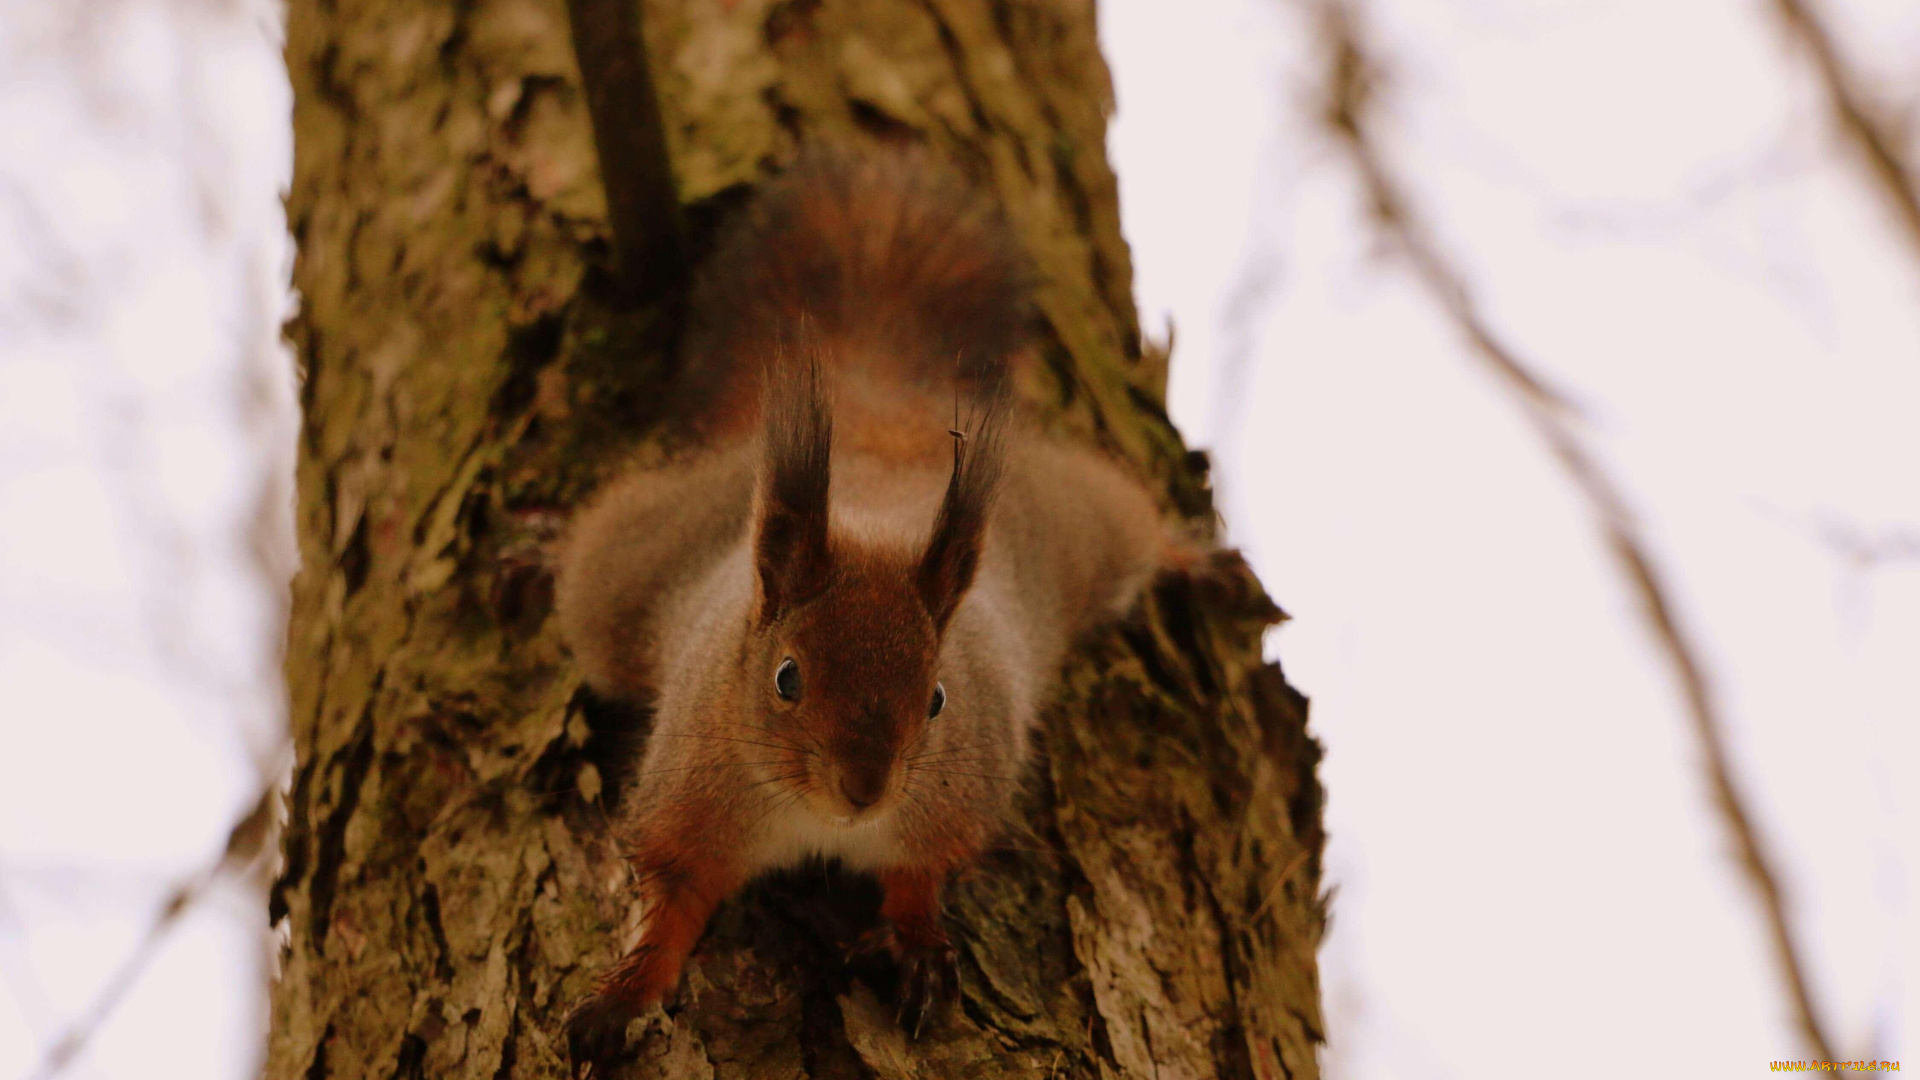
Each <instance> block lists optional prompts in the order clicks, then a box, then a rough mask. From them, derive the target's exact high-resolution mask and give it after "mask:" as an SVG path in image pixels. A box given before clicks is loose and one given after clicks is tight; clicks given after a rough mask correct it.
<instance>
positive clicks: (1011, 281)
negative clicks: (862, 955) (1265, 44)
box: [555, 153, 1168, 1070]
mask: <svg viewBox="0 0 1920 1080" xmlns="http://www.w3.org/2000/svg"><path fill="white" fill-rule="evenodd" d="M1025 280H1026V278H1025V273H1024V271H1023V268H1022V262H1021V260H1020V258H1019V256H1018V254H1017V249H1016V247H1015V244H1014V241H1013V239H1012V236H1011V234H1010V232H1009V230H1008V229H1007V227H1006V225H1005V224H1004V222H1003V220H1002V219H1001V217H1000V216H999V214H998V213H997V211H996V209H995V208H994V207H993V206H992V204H991V203H989V202H988V201H987V200H985V199H984V198H983V197H981V196H980V195H979V194H977V193H975V192H973V191H972V190H971V189H969V188H967V187H966V186H965V185H963V184H961V183H960V182H958V181H956V180H954V179H953V178H951V177H950V176H949V175H947V174H946V173H945V172H943V171H941V170H940V169H938V168H936V167H934V166H933V165H931V164H930V163H929V162H928V160H927V159H926V158H925V157H924V155H918V154H912V153H890V154H886V155H876V156H871V157H865V158H855V159H849V158H844V157H843V158H814V159H812V160H810V161H807V162H805V163H803V164H802V165H800V166H797V167H796V168H795V169H794V170H792V171H790V172H789V173H788V174H787V175H786V176H784V177H782V178H780V179H778V180H775V181H773V182H772V183H771V184H770V185H769V187H768V188H767V189H766V190H765V191H764V192H763V193H762V194H761V195H760V196H759V197H758V199H757V201H756V202H754V203H753V204H751V205H750V206H749V208H748V209H747V210H746V211H745V212H744V213H743V216H742V220H741V221H739V222H737V223H736V224H735V225H734V226H733V227H732V228H731V230H730V231H728V232H726V233H725V234H724V239H723V240H722V241H721V242H720V243H719V244H718V246H717V249H716V253H715V255H714V256H713V257H712V258H711V259H710V260H709V261H708V264H707V266H706V268H705V269H704V271H703V272H702V274H701V275H700V276H699V278H698V279H697V280H696V283H695V285H694V287H693V290H692V292H691V294H690V299H689V319H690V328H689V330H688V333H687V338H686V343H685V347H684V361H685V364H686V367H687V370H688V372H689V375H690V377H691V378H692V379H693V380H694V382H695V383H697V384H698V386H699V388H700V389H699V390H698V393H697V400H699V401H700V405H699V407H698V409H697V414H698V415H697V417H696V420H695V426H696V429H697V430H698V431H699V432H700V435H701V437H700V438H699V440H698V441H697V449H696V450H695V451H693V452H691V453H689V454H685V455H683V456H682V458H681V459H680V460H679V461H677V462H675V463H672V464H668V465H665V466H660V467H655V468H651V469H646V470H641V471H634V472H630V473H628V474H626V475H624V476H622V477H621V478H619V479H617V480H615V481H614V482H612V483H611V484H610V485H609V486H607V487H606V488H605V490H604V491H603V492H602V493H600V494H599V495H598V496H597V497H596V498H595V499H594V500H593V501H592V502H591V503H590V504H589V505H588V506H587V507H586V508H585V509H584V510H583V511H582V512H581V513H580V514H579V515H578V516H577V518H576V520H575V521H574V523H573V525H572V527H571V530H570V533H569V535H568V536H567V537H566V538H565V539H564V541H563V543H562V546H561V549H560V557H559V559H558V563H557V574H556V591H555V600H556V611H557V614H558V616H559V621H560V626H561V629H562V632H563V634H564V636H565V638H566V640H567V642H568V644H569V646H570V647H571V649H572V651H573V654H574V656H575V657H576V658H577V660H578V662H579V664H580V665H581V668H582V669H583V671H584V674H585V677H586V680H587V683H588V684H589V685H590V686H591V687H592V688H593V689H594V690H595V691H596V692H597V693H600V694H603V695H612V696H616V697H626V698H638V699H644V700H649V701H651V702H652V703H653V704H654V707H655V719H654V727H653V731H652V734H651V736H650V737H649V739H648V743H647V747H646V749H645V752H644V759H643V761H642V762H641V764H640V767H639V769H638V770H637V772H636V778H635V780H634V789H633V791H632V792H631V794H630V795H628V796H627V798H626V802H625V804H624V805H623V808H622V811H621V814H620V819H619V820H618V821H617V822H616V824H615V835H616V838H617V840H618V841H619V843H620V844H621V846H622V848H623V849H624V851H625V854H626V856H627V858H628V860H629V863H630V865H631V867H632V870H633V875H634V882H635V887H636V888H638V889H639V890H640V892H641V894H642V898H643V900H644V901H645V908H644V928H643V930H642V933H641V936H640V939H639V942H638V944H636V945H635V946H634V947H633V949H632V950H631V951H629V952H628V953H627V954H626V956H625V957H623V958H622V959H620V960H619V961H617V962H616V963H615V964H614V965H613V966H612V967H611V968H609V969H608V970H607V971H606V972H605V973H604V974H603V975H602V976H601V978H600V980H599V982H598V984H597V986H596V988H595V990H594V992H593V994H592V995H591V996H590V997H589V998H587V999H586V1001H584V1002H583V1003H582V1004H581V1005H580V1006H579V1007H578V1008H577V1009H575V1011H574V1013H573V1014H572V1015H571V1016H570V1017H569V1020H568V1035H569V1045H570V1048H571V1050H572V1053H573V1057H574V1061H575V1069H576V1070H580V1069H583V1068H588V1067H591V1068H595V1069H602V1068H604V1062H605V1061H607V1060H609V1059H610V1058H612V1057H613V1056H615V1055H617V1054H618V1053H619V1052H620V1050H621V1049H622V1045H623V1043H624V1033H625V1028H626V1024H627V1021H628V1020H629V1019H630V1018H632V1017H633V1016H635V1015H636V1014H637V1013H639V1012H640V1011H641V1010H643V1009H646V1008H647V1007H649V1006H652V1005H654V1004H656V1003H658V1002H660V1001H661V1000H662V999H663V998H665V997H666V996H667V995H668V994H669V993H671V992H672V991H673V990H674V989H675V987H676V986H677V984H678V983H679V980H680V974H681V968H682V966H683V964H684V963H685V961H686V959H687V957H688V955H689V953H691V951H692V950H693V947H694V944H695V942H696V941H697V940H698V939H699V937H700V935H701V933H702V931H703V930H704V929H705V927H706V925H707V920H708V918H709V916H711V915H712V914H713V912H714V909H715V908H716V906H717V905H719V904H720V902H721V901H722V900H724V899H725V898H726V897H727V896H728V895H729V894H731V893H733V892H734V891H735V890H737V889H739V888H740V887H741V886H742V885H744V884H745V883H746V882H747V881H748V880H749V879H751V878H753V877H754V876H755V875H756V874H759V873H761V872H762V871H766V870H771V869H775V868H778V867H783V866H789V865H793V864H795V863H798V862H801V861H804V860H807V859H809V858H826V859H838V860H839V861H840V862H841V863H843V864H844V865H845V866H847V867H848V868H850V869H852V870H856V871H864V872H870V873H872V874H875V875H877V876H878V878H879V880H880V884H881V888H882V891H883V901H882V906H881V913H882V915H883V917H884V919H885V925H884V926H882V927H881V928H880V929H879V930H877V931H876V932H875V935H874V936H873V938H872V940H871V942H870V944H871V945H872V946H873V947H875V948H881V949H884V950H886V951H887V952H890V953H891V954H892V956H893V958H894V959H895V960H896V961H897V962H898V964H899V965H900V970H901V972H902V979H901V1015H902V1022H903V1024H905V1025H906V1026H908V1027H909V1029H910V1030H916V1031H917V1028H918V1025H919V1022H920V1020H921V1019H922V1018H923V1017H924V1016H925V1015H926V1010H927V1008H928V1007H929V1006H930V1005H931V1004H932V1003H933V1002H934V1001H935V1000H936V999H938V998H940V997H943V996H949V995H951V994H952V993H954V992H955V990H956V984H955V981H954V976H953V951H952V948H951V946H950V945H949V943H948V939H947V934H946V931H945V929H943V927H942V926H941V921H940V893H941V889H942V886H943V883H944V882H945V880H946V878H947V877H948V875H949V874H950V873H952V872H954V871H955V870H957V869H960V868H963V867H965V866H967V865H968V864H969V863H970V862H971V861H972V860H974V859H975V858H976V857H977V856H978V855H979V853H980V852H981V851H982V850H983V849H984V848H985V847H986V846H987V845H988V844H990V843H991V842H993V841H994V840H995V838H996V834H997V833H998V832H999V831H1000V830H1001V828H1002V827H1003V825H1004V824H1005V823H1006V822H1007V820H1008V817H1009V812H1010V809H1011V804H1012V800H1013V796H1014V784H1013V783H1011V782H1009V781H1011V780H1013V779H1015V778H1017V777H1019V776H1020V774H1021V771H1022V768H1023V766H1024V764H1025V762H1026V760H1027V758H1028V756H1029V743H1030V739H1031V734H1032V729H1033V727H1034V723H1035V719H1036V714H1037V712H1038V710H1039V708H1040V706H1041V705H1042V704H1043V703H1044V702H1045V700H1046V698H1047V696H1048V692H1049V688H1050V686H1051V685H1052V684H1053V682H1054V681H1055V679H1056V678H1057V677H1058V673H1059V670H1060V668H1061V667H1062V665H1063V663H1064V661H1065V657H1066V653H1067V650H1068V647H1069V646H1070V645H1071V644H1072V642H1073V641H1074V639H1075V638H1076V637H1078V636H1079V635H1081V634H1082V633H1083V632H1085V631H1087V630H1089V629H1090V628H1092V627H1094V626H1095V625H1097V624H1099V623H1101V622H1102V621H1104V620H1107V619H1110V618H1113V617H1116V616H1118V615H1121V614H1123V613H1124V612H1125V611H1126V610H1127V609H1128V607H1129V606H1130V605H1131V604H1132V603H1133V602H1134V600H1135V599H1136V597H1137V594H1138V593H1139V592H1140V590H1141V587H1142V586H1143V585H1144V584H1145V583H1146V582H1147V581H1148V579H1149V578H1150V577H1151V576H1152V575H1153V573H1154V572H1155V570H1156V568H1157V567H1158V565H1159V563H1160V560H1161V558H1162V556H1163V555H1164V553H1165V552H1166V551H1167V550H1168V540H1167V535H1168V534H1167V533H1166V531H1165V529H1164V528H1163V526H1162V524H1161V519H1160V515H1159V513H1158V510H1157V509H1156V505H1155V502H1154V500H1153V498H1152V497H1151V496H1150V495H1149V494H1148V493H1147V491H1146V489H1145V488H1144V487H1143V486H1142V485H1141V484H1140V483H1139V482H1138V481H1137V480H1135V479H1134V478H1133V477H1131V476H1130V475H1129V474H1128V473H1127V472H1125V471H1123V470H1122V469H1121V468H1119V467H1117V466H1116V465H1114V464H1112V463H1111V462H1109V461H1108V460H1107V459H1106V458H1104V457H1103V456H1102V455H1100V454H1098V453H1096V452H1094V451H1092V450H1089V449H1085V448H1082V447H1078V446H1073V445H1069V444H1067V443H1064V442H1060V441H1056V440H1054V439H1052V438H1048V437H1045V436H1043V435H1042V434H1040V433H1039V432H1038V431H1037V430H1036V428H1035V427H1034V426H1033V425H1032V424H1030V423H1029V422H1027V421H1026V420H1024V419H1023V418H1022V416H1021V415H1020V414H1019V412H1018V411H1017V409H1016V408H1015V407H1014V406H1013V404H1012V399H1011V395H1010V393H1009V391H1008V390H1007V389H1006V386H1007V385H1008V384H1007V379H1006V371H1007V368H1008V365H1009V363H1010V358H1011V357H1012V355H1013V354H1014V353H1015V352H1016V350H1018V349H1019V348H1020V347H1021V346H1022V344H1023V340H1022V339H1023V334H1024V331H1025V328H1026V326H1027V323H1028V321H1029V306H1028V298H1027V292H1026V287H1025ZM956 413H957V414H959V415H960V416H961V417H962V421H961V422H960V423H955V422H953V420H952V418H953V417H954V415H955V414H956ZM968 417H971V424H970V427H971V430H959V428H960V427H961V426H962V424H964V423H966V418H968Z"/></svg>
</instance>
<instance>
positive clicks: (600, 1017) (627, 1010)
mask: <svg viewBox="0 0 1920 1080" xmlns="http://www.w3.org/2000/svg"><path fill="white" fill-rule="evenodd" d="M638 1015H639V1012H638V1010H636V1009H635V1008H634V1007H633V1006H632V1004H630V1003H628V1002H627V1001H624V1000H622V999H620V998H617V997H614V996H612V995H609V994H595V995H593V996H592V997H589V998H587V999H586V1000H585V1001H582V1002H581V1003H580V1004H578V1005H576V1006H574V1007H573V1011H572V1012H570V1013H568V1014H567V1055H568V1056H569V1057H570V1058H571V1059H572V1065H571V1066H570V1068H571V1072H570V1074H569V1075H571V1076H573V1077H576V1078H580V1077H604V1076H605V1075H607V1070H609V1069H611V1068H612V1067H613V1065H614V1063H615V1062H617V1061H619V1060H620V1058H621V1056H622V1055H623V1054H625V1053H626V1049H627V1022H628V1021H630V1020H632V1019H633V1018H634V1017H635V1016H638Z"/></svg>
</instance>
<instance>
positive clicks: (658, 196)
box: [567, 0, 686, 301]
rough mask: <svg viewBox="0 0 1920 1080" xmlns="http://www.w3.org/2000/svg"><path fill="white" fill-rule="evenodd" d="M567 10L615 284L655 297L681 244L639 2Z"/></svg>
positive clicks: (671, 273) (606, 0) (584, 0)
mask: <svg viewBox="0 0 1920 1080" xmlns="http://www.w3.org/2000/svg"><path fill="white" fill-rule="evenodd" d="M567 14H568V16H569V19H570V21H571V23H572V27H573V50H574V54H575V56H576V57H577V58H578V59H579V62H580V81H581V84H582V86H583V87H584V89H585V90H586V95H587V112H588V114H589V115H590V116H591V117H592V120H593V144H594V149H595V151H596V152H597V153H598V155H599V159H600V183H601V186H602V187H603V188H605V189H606V193H607V219H608V223H609V225H610V226H611V227H612V230H613V244H614V250H615V255H616V271H617V274H618V280H619V284H620V286H621V290H622V292H623V293H625V294H627V298H628V299H630V300H635V301H647V300H653V299H657V298H658V297H659V296H661V295H663V294H665V293H666V292H667V291H668V290H669V289H671V288H672V287H673V286H674V285H675V284H676V283H677V282H678V281H679V280H680V276H681V274H682V272H683V270H684V260H685V257H686V248H685V241H684V239H683V237H682V236H681V223H680V196H679V191H678V189H677V188H676V187H675V185H674V179H673V170H672V168H671V167H670V165H669V163H668V158H667V137H666V130H665V126H664V125H663V123H662V121H661V119H660V102H659V97H658V95H657V94H655V92H654V87H653V76H652V75H651V74H649V72H648V65H647V47H646V37H645V35H644V34H642V32H641V29H640V19H641V14H640V5H639V4H636V3H632V2H630V0H567Z"/></svg>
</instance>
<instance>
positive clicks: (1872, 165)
mask: <svg viewBox="0 0 1920 1080" xmlns="http://www.w3.org/2000/svg"><path fill="white" fill-rule="evenodd" d="M1773 9H1774V11H1775V12H1776V13H1777V14H1778V15H1779V18H1780V22H1781V24H1782V25H1783V26H1784V27H1785V28H1786V31H1787V33H1788V34H1791V35H1792V36H1793V39H1794V40H1795V41H1797V42H1798V43H1799V44H1800V46H1801V47H1802V48H1804V49H1806V50H1807V54H1808V55H1809V56H1810V57H1811V58H1812V59H1813V64H1814V67H1815V68H1817V69H1818V70H1819V73H1820V81H1821V83H1822V84H1823V85H1824V86H1825V87H1826V92H1827V100H1828V102H1829V104H1830V105H1831V106H1832V107H1833V115H1834V119H1835V120H1836V121H1838V123H1839V125H1840V130H1841V132H1842V133H1843V134H1845V135H1846V137H1847V140H1848V141H1849V142H1851V143H1852V144H1853V146H1854V149H1855V150H1857V151H1858V152H1859V154H1860V157H1861V159H1862V161H1863V162H1864V163H1865V165H1866V166H1867V171H1868V172H1869V173H1870V174H1871V176H1872V178H1873V181H1874V182H1875V183H1876V184H1877V185H1878V186H1879V187H1880V188H1881V190H1882V191H1883V192H1884V193H1885V194H1886V196H1887V197H1888V198H1889V199H1891V200H1892V201H1893V206H1894V209H1895V211H1896V212H1898V214H1899V215H1900V221H1901V223H1902V224H1903V225H1904V226H1905V227H1906V230H1907V239H1908V240H1909V241H1910V242H1911V243H1912V244H1913V252H1914V255H1915V257H1917V258H1920V186H1915V183H1914V169H1913V162H1912V161H1910V160H1909V159H1908V157H1907V152H1906V146H1905V144H1904V140H1903V139H1902V137H1901V133H1900V132H1899V130H1898V129H1897V128H1896V126H1895V125H1894V124H1892V123H1891V122H1889V120H1888V118H1887V117H1886V116H1885V114H1884V113H1882V112H1881V111H1880V109H1879V108H1878V107H1877V106H1876V105H1875V104H1874V102H1873V101H1872V100H1871V97H1870V95H1869V94H1868V93H1867V91H1866V89H1865V88H1864V87H1863V86H1862V85H1861V79H1860V75H1859V73H1858V72H1857V71H1855V70H1854V68H1853V66H1852V64H1851V63H1849V62H1848V60H1847V58H1846V56H1845V55H1844V54H1842V53H1841V51H1840V46H1839V45H1838V44H1837V43H1836V42H1835V41H1834V38H1833V32H1832V30H1831V29H1830V28H1829V27H1828V26H1827V25H1826V23H1824V22H1822V21H1821V19H1820V16H1819V14H1818V13H1816V12H1815V11H1814V9H1813V5H1812V4H1810V3H1808V0H1774V3H1773Z"/></svg>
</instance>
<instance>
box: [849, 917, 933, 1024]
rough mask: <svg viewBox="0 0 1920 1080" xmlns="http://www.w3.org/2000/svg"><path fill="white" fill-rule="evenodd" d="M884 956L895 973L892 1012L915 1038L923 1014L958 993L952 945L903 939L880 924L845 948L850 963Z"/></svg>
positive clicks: (930, 1012) (923, 1020)
mask: <svg viewBox="0 0 1920 1080" xmlns="http://www.w3.org/2000/svg"><path fill="white" fill-rule="evenodd" d="M879 957H885V958H886V959H888V960H890V961H892V963H893V966H894V969H895V970H896V971H897V972H898V976H899V988H898V990H896V991H895V998H896V1000H897V1001H898V1003H899V1011H898V1012H897V1013H896V1014H895V1015H896V1018H897V1019H898V1020H899V1022H900V1028H901V1030H902V1031H905V1032H906V1033H907V1035H908V1036H909V1037H910V1038H915V1039H917V1038H919V1037H920V1029H921V1028H923V1027H925V1026H926V1022H927V1017H928V1016H930V1015H932V1013H933V1011H934V1009H935V1008H937V1007H938V1006H940V1005H942V1004H945V1003H949V1002H952V1001H954V1000H955V999H956V998H958V997H959V996H960V976H959V969H958V966H957V964H956V962H955V954H954V951H953V946H952V945H951V944H949V943H948V942H947V941H945V940H944V939H943V940H940V941H929V942H911V941H904V940H902V939H901V938H900V936H899V935H898V934H897V933H895V932H894V928H893V927H892V926H880V927H876V928H874V929H873V930H870V931H868V932H867V933H866V934H864V935H862V936H861V938H860V940H859V941H858V942H856V943H855V944H854V946H853V948H851V949H849V950H848V951H847V959H848V960H849V961H850V962H859V961H862V960H869V959H876V958H879Z"/></svg>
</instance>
